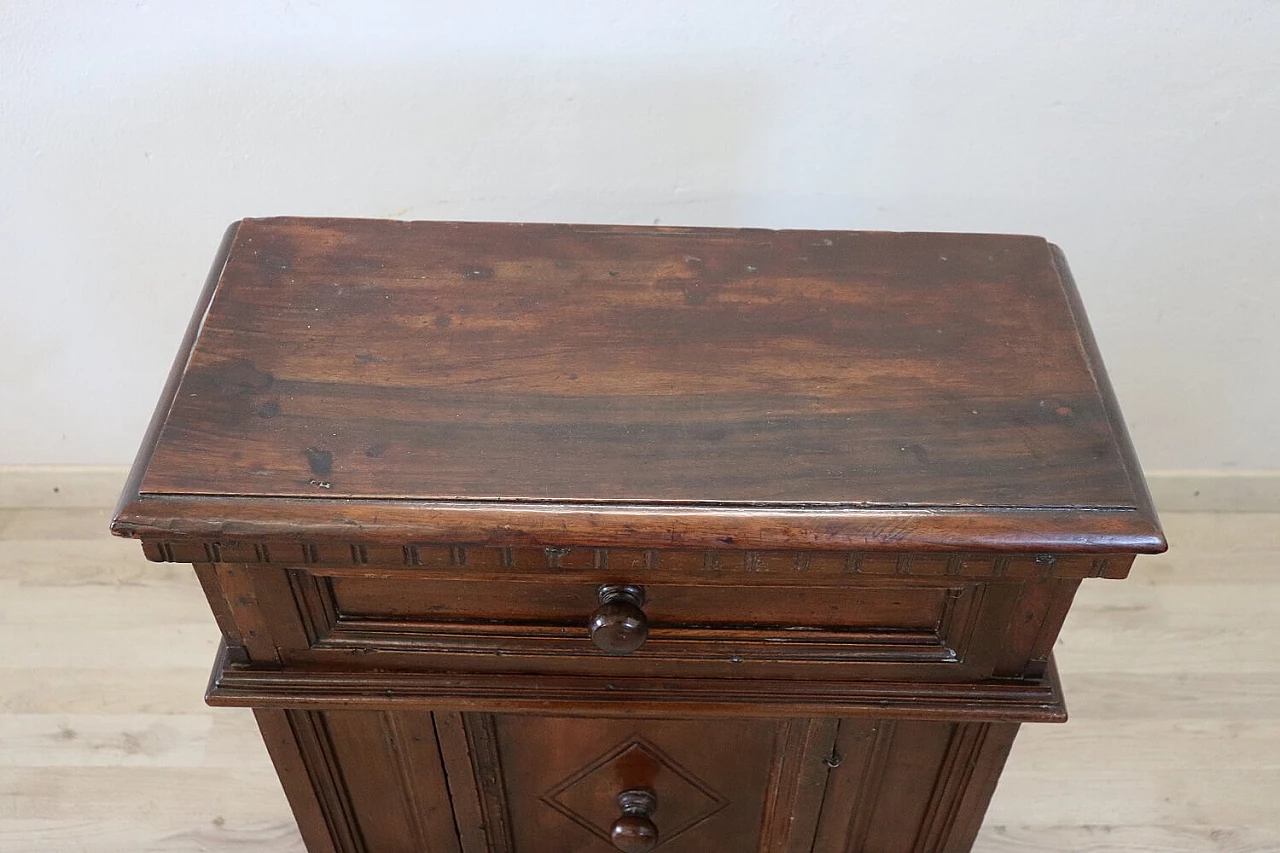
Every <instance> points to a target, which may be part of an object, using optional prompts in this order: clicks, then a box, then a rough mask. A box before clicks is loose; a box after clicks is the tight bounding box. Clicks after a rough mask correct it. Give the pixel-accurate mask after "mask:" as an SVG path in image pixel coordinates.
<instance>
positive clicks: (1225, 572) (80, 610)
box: [0, 509, 1280, 853]
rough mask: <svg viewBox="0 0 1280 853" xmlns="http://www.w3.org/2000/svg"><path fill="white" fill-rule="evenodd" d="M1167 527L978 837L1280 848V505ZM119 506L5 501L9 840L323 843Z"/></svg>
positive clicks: (1097, 603) (2, 840)
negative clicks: (304, 830) (116, 510)
mask: <svg viewBox="0 0 1280 853" xmlns="http://www.w3.org/2000/svg"><path fill="white" fill-rule="evenodd" d="M1165 522H1166V527H1167V532H1168V534H1169V538H1170V541H1171V542H1172V545H1173V551H1172V553H1171V554H1169V555H1165V556H1163V557H1158V558H1148V559H1146V560H1140V561H1139V564H1138V566H1137V567H1136V568H1135V571H1134V575H1133V577H1132V578H1131V579H1130V580H1128V581H1125V582H1115V581H1090V582H1086V584H1085V589H1084V590H1083V591H1082V592H1081V594H1080V596H1079V599H1078V604H1077V606H1076V608H1075V611H1074V613H1073V615H1072V616H1071V618H1070V620H1069V621H1068V623H1067V627H1066V630H1065V632H1064V638H1063V639H1062V641H1061V642H1060V643H1059V646H1058V662H1059V666H1060V668H1061V670H1062V674H1063V679H1064V681H1065V683H1066V689H1067V701H1068V705H1069V707H1070V710H1071V713H1072V721H1071V722H1070V723H1068V724H1067V725H1064V726H1052V725H1039V726H1026V727H1024V728H1023V732H1022V734H1021V735H1020V736H1019V740H1018V743H1017V745H1016V746H1015V747H1014V752H1013V757H1012V759H1011V760H1010V763H1009V767H1008V769H1007V771H1006V772H1005V775H1004V777H1003V780H1002V782H1001V785H1000V789H999V791H998V793H997V794H996V798H995V802H994V803H993V804H992V807H991V811H990V813H989V814H988V819H987V823H986V826H985V828H984V829H983V832H982V836H981V840H980V841H979V843H978V846H977V848H976V849H977V850H978V851H982V853H997V852H999V853H1008V851H1027V852H1028V853H1043V851H1089V853H1102V851H1231V853H1243V851H1264V850H1266V851H1280V516H1274V515H1210V514H1195V515H1191V514H1185V515H1168V516H1166V517H1165ZM106 523H107V511H106V510H96V509H84V510H69V509H62V510H0V851H3V852H4V853H26V851H76V853H95V852H96V851H113V853H114V851H129V853H151V851H154V853H188V852H190V853H194V851H210V853H214V851H241V852H242V853H248V851H259V850H261V851H301V850H302V845H301V842H300V841H299V840H298V836H297V832H296V830H295V829H294V828H293V825H292V822H291V819H290V816H289V810H288V807H287V805H286V804H285V800H284V796H283V795H282V794H281V792H280V789H279V786H278V785H277V783H276V779H275V775H274V773H273V771H272V769H271V765H270V762H269V761H268V760H267V756H266V753H265V752H264V750H263V747H262V744H261V742H260V741H259V739H258V735H257V731H256V729H255V728H254V726H253V720H252V718H251V716H250V714H249V712H248V711H239V710H217V711H213V710H211V709H208V708H206V707H204V705H203V704H202V701H201V692H202V690H203V688H204V683H205V679H206V677H207V675H208V670H209V664H210V662H211V660H212V658H213V652H214V643H215V639H216V634H215V631H214V630H213V621H212V619H211V618H210V616H209V614H208V612H207V610H206V609H205V605H204V598H203V596H202V595H201V592H200V589H199V587H198V586H197V584H196V582H195V579H194V577H193V576H192V574H191V571H190V569H189V568H184V567H183V566H173V565H163V564H155V563H148V562H146V561H145V560H143V559H142V554H141V549H140V548H139V546H138V545H137V544H136V543H132V542H124V541H118V540H111V539H109V538H107V537H106V536H105V534H104V530H105V527H106Z"/></svg>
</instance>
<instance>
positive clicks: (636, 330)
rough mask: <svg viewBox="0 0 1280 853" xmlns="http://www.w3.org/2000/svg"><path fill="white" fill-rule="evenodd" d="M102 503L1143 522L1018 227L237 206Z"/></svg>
mask: <svg viewBox="0 0 1280 853" xmlns="http://www.w3.org/2000/svg"><path fill="white" fill-rule="evenodd" d="M133 489H134V491H133V492H132V493H131V494H127V495H126V498H125V500H124V503H123V504H122V507H121V510H120V513H119V514H118V516H117V520H116V522H115V525H114V526H115V528H116V529H117V531H118V532H121V533H124V534H126V535H131V534H136V535H143V534H144V533H145V532H146V531H148V530H152V531H165V532H168V533H173V534H179V535H181V534H194V533H200V534H209V533H219V534H221V535H226V536H235V535H241V534H243V535H249V534H253V535H279V536H287V535H289V534H290V532H291V531H294V530H300V529H303V528H305V529H306V530H308V532H309V533H311V534H314V535H332V536H334V537H338V536H346V537H348V538H353V537H354V538H368V539H374V540H401V539H403V540H406V541H407V540H410V539H414V538H418V539H422V538H430V539H454V540H457V541H476V542H535V543H536V542H541V541H544V540H545V541H549V540H550V539H552V538H554V539H556V541H558V542H583V543H588V542H593V543H605V542H610V541H627V542H634V543H636V544H645V543H647V544H649V545H650V546H653V547H657V546H659V545H664V544H665V545H672V546H676V545H691V544H698V543H700V542H701V543H708V542H714V543H718V544H719V545H720V546H721V547H726V546H727V547H739V546H740V547H790V546H797V547H842V546H843V547H848V546H857V547H881V548H902V549H906V548H965V547H968V548H995V549H1004V550H1010V549H1043V550H1097V551H1106V550H1112V551H1130V552H1132V551H1158V550H1162V549H1163V547H1164V542H1163V536H1162V535H1161V533H1160V531H1159V527H1158V523H1157V522H1156V520H1155V516H1154V513H1153V512H1152V510H1151V507H1150V505H1149V501H1148V499H1147V497H1146V493H1145V486H1144V485H1143V482H1142V478H1141V473H1140V471H1139V469H1138V468H1137V465H1136V463H1135V461H1134V458H1133V454H1132V450H1131V448H1130V445H1129V442H1128V439H1127V437H1126V435H1125V432H1124V428H1123V424H1122V422H1121V420H1120V416H1119V412H1118V411H1117V409H1116V407H1115V404H1114V401H1113V399H1112V397H1111V393H1110V390H1109V388H1108V386H1107V383H1106V378H1105V375H1104V373H1103V371H1102V365H1101V362H1100V361H1099V359H1098V356H1097V353H1096V349H1095V347H1094V344H1093V341H1092V339H1091V336H1090V333H1089V331H1088V328H1087V324H1086V322H1085V319H1084V315H1083V312H1082V310H1081V308H1080V305H1079V301H1078V296H1077V295H1076V292H1075V288H1074V285H1073V284H1072V283H1071V281H1070V278H1069V274H1068V273H1067V270H1066V266H1065V264H1064V263H1063V261H1062V258H1061V255H1060V254H1059V253H1058V252H1057V250H1056V249H1055V248H1054V247H1052V246H1051V245H1049V244H1048V243H1046V242H1045V241H1044V240H1042V239H1040V238H1035V237H1019V236H999V235H958V234H892V233H878V232H822V231H765V230H753V229H742V230H737V229H732V230H731V229H705V228H644V227H608V226H567V225H511V224H484V223H431V222H394V221H377V220H338V219H299V218H281V219H263V220H245V221H244V222H242V223H237V225H235V226H233V227H232V229H231V231H230V232H229V234H228V240H227V242H226V243H225V244H224V248H223V253H222V255H220V257H219V260H218V262H217V263H216V264H215V268H214V271H213V273H212V274H211V282H210V287H209V288H208V289H207V290H206V294H205V298H204V300H202V303H201V306H200V308H199V309H198V311H197V317H196V319H195V320H194V321H193V329H192V334H191V336H190V341H189V343H188V345H187V347H186V348H185V349H184V352H183V353H181V354H180V356H179V360H178V363H177V365H176V366H175V371H174V375H173V376H172V377H171V383H170V388H169V391H168V393H167V394H166V398H165V399H164V400H163V401H162V402H161V406H160V408H159V410H158V411H157V416H156V420H155V422H154V423H153V427H152V434H151V435H150V436H149V437H148V439H147V442H146V443H145V444H144V447H143V450H142V453H141V454H140V457H139V461H138V465H137V467H136V469H135V477H134V483H133Z"/></svg>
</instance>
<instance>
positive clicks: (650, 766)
mask: <svg viewBox="0 0 1280 853" xmlns="http://www.w3.org/2000/svg"><path fill="white" fill-rule="evenodd" d="M637 786H646V787H651V788H653V790H654V791H655V792H656V793H657V795H658V808H657V810H656V811H655V812H654V814H653V817H652V819H653V822H654V823H655V824H656V825H657V827H658V835H659V838H660V843H659V846H661V845H662V844H665V843H667V842H669V841H672V840H674V839H676V838H678V837H679V836H680V835H681V834H683V833H684V832H686V831H687V830H689V829H692V828H693V827H695V826H697V825H698V824H700V823H702V822H703V821H705V820H706V819H707V818H709V817H711V816H712V815H714V814H716V813H717V812H719V811H720V810H721V809H723V808H724V807H725V806H726V805H728V803H729V801H728V799H726V798H725V797H724V796H722V795H721V794H719V793H718V792H716V791H715V789H713V788H712V787H711V786H710V785H708V784H707V783H706V782H703V781H702V780H701V779H699V778H698V777H697V776H695V775H694V774H693V773H692V772H691V771H689V770H688V769H687V768H685V767H683V766H681V765H680V763H679V762H677V761H676V760H675V759H673V758H672V757H671V756H669V755H667V754H666V753H664V752H663V751H662V750H661V749H659V748H658V747H657V746H656V745H655V744H653V743H652V742H650V741H648V740H646V739H645V738H643V737H641V736H639V735H632V736H631V737H630V738H628V739H627V740H625V741H624V742H622V743H621V744H619V745H618V746H616V747H614V748H613V749H611V750H609V751H608V752H606V753H605V754H604V755H602V756H600V757H599V758H597V759H595V760H594V761H592V762H590V763H589V764H587V765H586V766H584V767H582V768H580V769H579V770H577V771H575V772H574V773H573V774H571V775H570V776H569V777H568V778H567V779H565V780H564V781H562V782H561V783H560V784H558V785H556V786H555V787H554V788H552V789H551V790H550V791H548V792H546V793H545V794H543V795H542V801H543V802H544V803H546V804H547V805H548V806H550V807H551V808H553V809H555V810H556V811H558V812H560V813H561V814H562V815H564V816H565V817H567V818H569V819H570V820H572V821H573V822H574V823H576V824H578V825H579V826H581V827H583V828H584V829H586V830H588V831H589V832H592V833H594V834H595V835H597V836H598V837H600V838H602V839H604V840H605V841H608V840H609V830H610V828H611V827H612V825H613V821H614V820H615V819H616V818H617V817H618V815H619V814H621V811H620V810H619V808H618V799H617V797H618V793H619V792H620V791H623V790H626V789H627V788H631V787H637Z"/></svg>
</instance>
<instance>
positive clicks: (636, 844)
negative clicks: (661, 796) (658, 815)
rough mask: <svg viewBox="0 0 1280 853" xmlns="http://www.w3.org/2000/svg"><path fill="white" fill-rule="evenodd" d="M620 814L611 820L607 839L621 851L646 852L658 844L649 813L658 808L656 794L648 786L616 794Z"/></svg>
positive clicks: (629, 852)
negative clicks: (611, 825)
mask: <svg viewBox="0 0 1280 853" xmlns="http://www.w3.org/2000/svg"><path fill="white" fill-rule="evenodd" d="M618 806H619V807H620V808H621V809H622V816H621V817H619V818H618V819H617V820H615V821H614V822H613V829H612V830H611V831H610V832H609V839H610V840H611V841H612V842H613V846H614V847H617V848H618V849H619V850H621V851H622V853H648V851H650V850H652V849H653V848H655V847H657V846H658V827H656V826H654V824H653V821H652V820H650V819H649V815H651V814H653V813H654V812H655V811H657V809H658V795H657V794H655V793H654V792H653V791H652V790H650V789H648V788H632V789H631V790H629V791H623V792H622V793H621V794H619V795H618Z"/></svg>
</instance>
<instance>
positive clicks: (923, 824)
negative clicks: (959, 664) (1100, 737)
mask: <svg viewBox="0 0 1280 853" xmlns="http://www.w3.org/2000/svg"><path fill="white" fill-rule="evenodd" d="M1017 731H1018V726H1017V724H998V723H946V722H943V723H930V722H919V721H907V720H902V721H897V722H890V721H883V720H879V721H860V720H841V725H840V732H839V734H838V736H837V739H836V752H835V755H836V756H837V757H838V760H839V767H837V768H835V769H833V770H832V772H831V781H830V783H829V784H828V787H827V797H826V799H825V800H824V802H823V810H822V817H821V819H820V823H819V830H818V835H817V839H816V842H815V844H814V847H813V850H814V853H966V851H968V850H969V848H970V847H971V846H972V844H973V840H974V838H975V837H976V836H977V833H978V828H979V827H980V826H981V824H982V818H983V815H984V814H985V813H986V810H987V805H988V803H990V801H991V795H992V794H993V793H994V791H995V785H996V780H997V779H998V778H999V775H1000V770H1001V769H1002V768H1003V767H1004V761H1005V758H1006V757H1007V756H1008V754H1009V749H1010V747H1011V746H1012V744H1013V738H1014V735H1016V734H1017Z"/></svg>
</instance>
